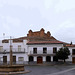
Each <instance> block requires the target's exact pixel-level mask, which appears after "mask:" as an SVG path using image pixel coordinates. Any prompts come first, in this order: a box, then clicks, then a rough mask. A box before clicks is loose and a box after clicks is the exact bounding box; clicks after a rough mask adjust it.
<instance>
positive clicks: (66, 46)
mask: <svg viewBox="0 0 75 75" xmlns="http://www.w3.org/2000/svg"><path fill="white" fill-rule="evenodd" d="M66 47H75V45H70V44H68V45H66Z"/></svg>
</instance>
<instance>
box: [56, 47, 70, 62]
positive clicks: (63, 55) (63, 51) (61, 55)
mask: <svg viewBox="0 0 75 75" xmlns="http://www.w3.org/2000/svg"><path fill="white" fill-rule="evenodd" d="M69 55H70V51H69V49H68V48H67V47H64V48H60V49H59V50H58V52H57V53H56V56H57V58H58V59H61V60H64V62H65V59H68V56H69Z"/></svg>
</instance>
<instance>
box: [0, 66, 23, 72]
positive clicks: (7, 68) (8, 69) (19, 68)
mask: <svg viewBox="0 0 75 75" xmlns="http://www.w3.org/2000/svg"><path fill="white" fill-rule="evenodd" d="M17 71H24V65H12V66H10V65H2V66H0V72H17Z"/></svg>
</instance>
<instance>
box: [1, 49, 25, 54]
mask: <svg viewBox="0 0 75 75" xmlns="http://www.w3.org/2000/svg"><path fill="white" fill-rule="evenodd" d="M12 52H13V53H25V49H24V48H21V49H17V48H12ZM7 53H10V49H2V50H0V54H7Z"/></svg>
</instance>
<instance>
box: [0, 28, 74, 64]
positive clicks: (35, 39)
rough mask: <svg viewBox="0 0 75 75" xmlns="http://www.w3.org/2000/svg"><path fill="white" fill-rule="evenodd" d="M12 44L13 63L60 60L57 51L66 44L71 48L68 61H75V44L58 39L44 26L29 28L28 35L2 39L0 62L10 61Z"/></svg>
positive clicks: (0, 43) (0, 42)
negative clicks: (45, 29)
mask: <svg viewBox="0 0 75 75" xmlns="http://www.w3.org/2000/svg"><path fill="white" fill-rule="evenodd" d="M10 41H11V42H10ZM10 44H11V45H12V51H13V63H25V64H27V63H28V62H35V63H45V62H55V61H58V59H57V58H56V56H55V53H56V52H57V51H58V50H59V48H61V47H64V45H65V46H67V47H68V48H69V50H70V53H71V54H70V56H69V58H68V59H67V60H66V61H70V62H73V63H75V45H70V44H67V43H64V42H61V41H58V40H56V39H55V38H54V37H53V36H51V33H50V32H49V31H48V32H47V33H45V31H44V29H43V28H42V29H41V30H40V31H36V32H33V31H32V30H29V33H28V34H27V36H26V37H20V38H16V39H15V38H14V39H11V40H10V39H4V40H1V41H0V62H3V63H6V62H7V63H9V61H10V55H9V53H10Z"/></svg>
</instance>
